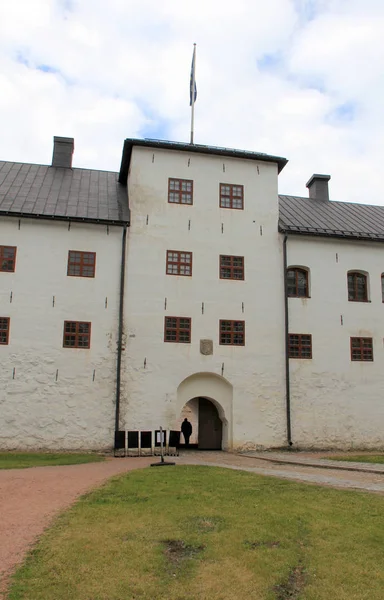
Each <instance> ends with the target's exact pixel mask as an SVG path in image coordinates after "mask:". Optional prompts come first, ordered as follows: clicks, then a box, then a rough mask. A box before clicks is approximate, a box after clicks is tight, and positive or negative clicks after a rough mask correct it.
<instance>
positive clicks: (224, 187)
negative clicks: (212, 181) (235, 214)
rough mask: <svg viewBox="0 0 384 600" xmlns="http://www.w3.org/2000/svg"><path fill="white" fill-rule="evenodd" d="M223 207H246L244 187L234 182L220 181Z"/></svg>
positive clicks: (221, 204)
mask: <svg viewBox="0 0 384 600" xmlns="http://www.w3.org/2000/svg"><path fill="white" fill-rule="evenodd" d="M220 206H221V208H238V209H240V210H242V209H243V208H244V187H243V186H242V185H233V184H232V183H220Z"/></svg>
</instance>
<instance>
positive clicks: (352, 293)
mask: <svg viewBox="0 0 384 600" xmlns="http://www.w3.org/2000/svg"><path fill="white" fill-rule="evenodd" d="M359 279H362V280H363V281H364V289H363V294H361V289H359ZM347 286H348V301H349V302H368V277H367V276H366V275H365V273H360V272H359V271H349V272H348V274H347ZM359 296H360V297H359Z"/></svg>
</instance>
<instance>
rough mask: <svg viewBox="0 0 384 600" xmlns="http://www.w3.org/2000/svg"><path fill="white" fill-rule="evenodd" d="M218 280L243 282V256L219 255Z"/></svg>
mask: <svg viewBox="0 0 384 600" xmlns="http://www.w3.org/2000/svg"><path fill="white" fill-rule="evenodd" d="M226 275H228V277H227V276H226ZM220 279H235V280H236V281H244V256H232V255H229V254H220Z"/></svg>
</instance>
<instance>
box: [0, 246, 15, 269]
mask: <svg viewBox="0 0 384 600" xmlns="http://www.w3.org/2000/svg"><path fill="white" fill-rule="evenodd" d="M15 263H16V246H0V271H5V272H8V273H13V272H14V271H15Z"/></svg>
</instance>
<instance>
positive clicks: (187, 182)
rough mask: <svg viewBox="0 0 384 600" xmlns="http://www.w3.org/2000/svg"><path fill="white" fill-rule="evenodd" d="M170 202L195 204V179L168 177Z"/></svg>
mask: <svg viewBox="0 0 384 600" xmlns="http://www.w3.org/2000/svg"><path fill="white" fill-rule="evenodd" d="M168 202H171V203H172V204H193V181H192V180H191V179H171V178H169V179H168Z"/></svg>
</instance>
